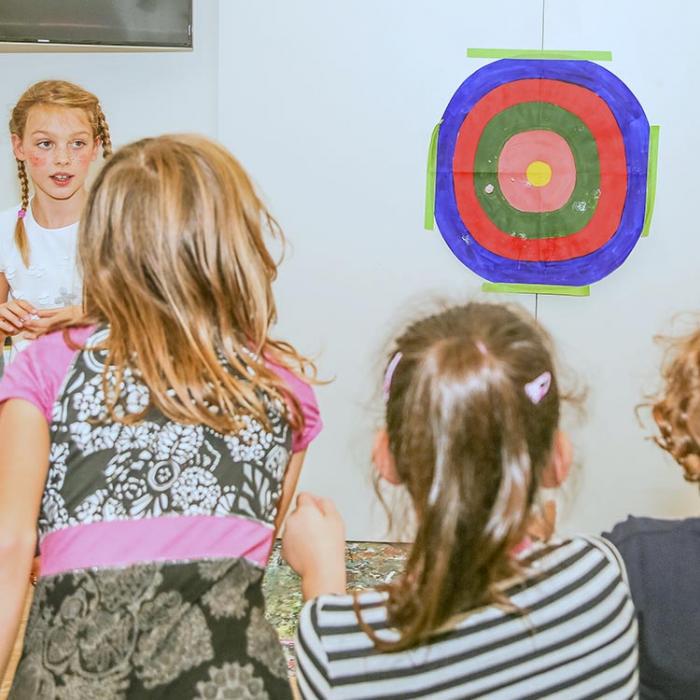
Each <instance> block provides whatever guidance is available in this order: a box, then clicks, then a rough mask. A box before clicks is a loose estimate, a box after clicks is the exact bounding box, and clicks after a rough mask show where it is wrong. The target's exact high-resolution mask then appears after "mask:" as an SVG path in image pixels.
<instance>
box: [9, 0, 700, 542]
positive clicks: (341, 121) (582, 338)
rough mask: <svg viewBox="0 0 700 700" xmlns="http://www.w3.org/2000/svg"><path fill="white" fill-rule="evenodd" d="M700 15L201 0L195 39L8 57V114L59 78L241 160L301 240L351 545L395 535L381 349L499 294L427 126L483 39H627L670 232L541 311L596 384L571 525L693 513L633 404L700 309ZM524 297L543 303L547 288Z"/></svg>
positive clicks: (118, 119) (300, 289)
mask: <svg viewBox="0 0 700 700" xmlns="http://www.w3.org/2000/svg"><path fill="white" fill-rule="evenodd" d="M543 7H544V16H543ZM543 19H544V22H543ZM698 20H700V9H698V7H697V6H696V5H694V4H691V3H687V2H685V1H684V0H667V2H665V3H663V4H662V5H660V4H659V3H658V2H656V1H655V0H636V1H635V0H618V1H617V2H614V3H611V2H609V1H608V2H603V0H544V2H543V0H490V2H486V3H476V2H466V1H465V0H437V1H436V0H333V2H328V0H296V1H295V2H293V3H290V2H286V1H285V0H257V1H256V2H250V1H249V0H220V2H217V1H216V0H195V28H194V30H195V50H194V51H192V52H184V53H59V54H57V53H43V52H42V53H26V54H17V53H12V54H3V53H0V75H2V82H0V112H4V113H5V115H6V117H7V116H8V115H9V109H10V108H11V106H12V105H13V104H14V102H15V100H16V99H17V97H18V96H19V94H20V93H21V92H22V90H23V89H24V88H25V87H26V86H27V85H29V84H30V83H32V82H34V81H36V80H40V79H43V78H47V77H63V78H67V79H69V80H73V81H76V82H78V83H80V84H82V85H85V87H87V88H89V89H91V90H93V91H94V92H96V93H97V94H98V95H99V96H100V98H101V100H102V102H103V104H104V108H105V112H106V114H107V117H108V119H109V122H110V125H111V128H112V134H113V138H114V141H115V143H116V144H121V143H126V142H128V141H130V140H133V139H135V138H139V137H142V136H145V135H150V134H158V133H163V132H167V131H199V132H203V133H206V134H209V135H216V134H217V133H218V134H219V137H220V138H221V140H223V141H224V142H225V143H226V144H227V145H228V146H229V147H230V148H231V149H232V150H233V151H234V153H236V154H237V155H238V156H239V157H240V159H241V161H242V162H243V163H244V165H245V166H246V167H247V168H248V169H249V170H250V171H251V173H252V174H253V176H254V178H255V179H256V181H257V182H258V184H259V186H260V187H261V189H262V190H263V192H264V194H265V195H266V198H267V201H268V203H269V204H270V207H271V209H272V210H273V212H274V213H275V214H276V215H277V217H278V218H279V220H280V222H281V223H282V225H283V227H284V228H285V230H286V232H287V234H288V236H289V238H290V241H291V250H290V252H289V255H288V257H287V260H286V262H285V263H284V265H283V267H282V269H281V275H280V280H279V282H278V284H277V288H276V290H277V295H278V299H279V306H280V316H281V322H280V325H279V329H278V332H279V335H280V336H283V337H287V338H289V339H290V340H292V341H293V342H294V343H295V344H297V345H298V346H299V348H300V349H302V350H303V351H305V352H308V353H320V355H319V367H320V370H321V374H322V376H323V377H326V378H331V377H335V381H334V382H333V383H332V384H330V385H328V386H324V387H320V388H319V389H318V395H319V398H320V402H321V407H322V410H323V414H324V419H325V421H326V426H327V427H326V430H325V431H324V433H323V434H322V435H321V437H320V438H319V439H318V441H317V442H316V443H315V444H314V445H313V446H312V448H311V450H310V452H309V456H308V460H307V465H306V468H305V471H304V474H303V477H302V487H304V488H311V489H314V490H316V491H319V492H321V493H324V494H327V495H331V496H333V497H334V498H335V499H336V500H337V501H338V503H339V506H340V508H341V510H342V512H343V514H344V515H345V517H346V519H347V521H348V527H349V534H350V536H351V537H356V538H361V537H372V536H381V535H382V534H384V528H383V521H382V518H381V517H380V511H379V509H378V508H376V507H375V501H374V496H373V495H372V490H371V486H370V465H369V452H370V446H371V433H372V428H373V426H374V425H376V424H377V422H378V420H379V416H380V414H381V405H380V404H381V401H380V400H379V387H378V385H379V383H380V381H381V376H380V365H381V362H382V357H383V355H382V350H383V348H384V345H385V342H386V341H387V340H388V339H389V338H390V336H391V334H392V333H393V332H394V331H395V330H396V329H397V327H398V326H399V325H400V323H401V321H402V320H404V319H406V318H410V317H412V316H413V315H414V314H415V312H416V311H417V310H420V309H421V308H423V307H424V303H425V301H426V300H428V299H430V298H433V297H434V296H435V295H441V296H445V295H446V296H448V297H450V298H452V299H464V298H465V297H468V296H475V295H478V294H479V292H478V290H479V288H480V286H481V280H480V279H478V278H477V277H476V276H475V275H474V274H473V273H471V272H470V271H469V270H467V269H466V268H465V267H463V266H462V265H461V263H459V262H458V261H457V260H456V258H454V257H453V256H452V254H451V253H450V252H449V250H448V249H447V247H446V246H445V245H444V243H443V242H442V240H441V238H440V236H439V234H438V233H437V231H436V232H434V233H428V232H425V231H424V230H423V229H422V207H423V190H424V171H425V161H426V151H427V145H428V138H429V135H430V131H431V129H432V127H433V125H434V124H435V122H436V121H437V120H438V119H439V118H440V116H441V114H442V112H443V110H444V108H445V106H446V104H447V102H448V100H449V98H450V97H451V95H452V94H453V92H454V91H455V89H456V88H457V86H458V85H459V84H460V83H461V82H462V80H464V79H465V78H466V77H467V76H468V75H469V74H470V73H471V72H473V71H474V70H475V69H476V68H478V67H479V66H481V65H483V64H484V63H486V61H478V60H473V59H467V58H465V50H466V48H467V47H514V48H540V46H542V45H544V48H569V49H609V50H612V51H613V55H614V61H613V62H612V63H611V64H606V65H607V67H609V68H610V69H611V70H613V71H614V72H615V73H616V74H617V75H618V76H619V77H620V78H621V79H622V80H623V81H625V82H626V83H627V84H628V85H629V87H630V88H631V89H632V90H633V92H634V93H635V94H636V95H637V97H638V98H639V100H640V102H641V103H642V105H643V106H644V108H645V109H646V112H647V115H648V117H649V120H650V122H651V123H658V124H661V126H662V131H661V154H660V175H659V183H658V194H657V202H656V213H655V218H654V225H653V228H652V235H651V237H650V238H649V239H647V240H644V241H641V242H640V243H639V244H638V246H637V247H636V248H635V250H634V251H633V253H632V255H631V257H630V259H629V260H628V262H627V263H626V264H625V265H624V266H623V267H622V268H620V269H619V270H618V271H617V272H615V273H614V274H613V275H612V276H610V277H608V278H607V279H605V280H603V281H602V282H601V283H599V284H597V285H595V286H594V287H593V289H592V295H591V297H590V298H586V299H573V298H563V297H543V296H540V297H539V303H538V310H539V317H540V319H541V320H542V321H543V322H544V323H545V324H546V325H547V326H548V327H549V328H550V329H551V330H552V332H553V333H554V335H555V337H556V339H557V341H558V343H559V347H560V351H561V355H562V356H563V358H564V359H565V361H566V364H567V365H569V366H570V367H572V368H573V369H574V370H575V371H576V372H577V373H578V375H579V377H580V378H581V379H582V380H584V381H585V382H586V383H587V384H588V386H589V389H590V392H589V400H588V404H587V405H588V415H587V419H586V420H585V421H584V422H583V424H582V425H580V426H579V427H577V428H576V429H575V432H574V438H575V441H576V444H577V448H578V457H579V461H580V462H581V469H580V471H579V473H578V478H577V482H578V483H577V489H576V493H575V494H574V496H575V501H574V503H573V506H572V507H571V509H570V512H569V514H568V518H567V520H566V522H565V525H566V527H567V528H569V529H587V530H599V529H601V528H604V527H607V526H608V525H610V524H611V523H613V522H614V521H615V520H617V519H619V518H622V517H624V516H625V515H626V514H627V513H628V512H636V513H646V514H653V515H659V516H682V515H686V514H691V513H695V512H697V492H696V490H695V489H692V488H691V487H688V486H687V485H685V484H684V483H683V481H682V479H681V478H680V474H679V470H678V468H677V467H675V466H674V465H673V464H671V463H670V462H669V460H667V459H665V458H664V457H663V455H662V454H661V453H660V452H659V451H658V449H657V448H655V447H654V446H653V445H651V444H650V443H649V442H648V441H646V440H645V436H646V435H647V432H645V431H644V430H643V429H641V428H640V427H639V426H638V425H637V423H636V421H635V418H634V415H633V412H632V411H633V407H634V405H635V404H636V403H637V402H638V401H639V400H640V398H641V396H642V394H643V392H644V391H645V390H649V389H652V388H653V387H654V380H655V377H656V367H657V364H658V352H657V350H656V349H655V348H654V346H653V344H652V341H651V337H652V335H653V334H654V333H656V332H658V331H663V330H667V329H668V327H669V321H670V319H671V317H672V316H673V314H674V313H675V312H677V311H679V310H687V309H694V308H697V306H698V285H697V271H696V267H697V264H696V261H697V259H698V257H699V253H700V237H698V235H697V233H696V224H695V216H694V206H695V196H696V195H695V192H694V191H693V188H694V183H695V178H694V175H695V168H694V165H695V161H696V159H697V156H696V154H697V153H699V152H700V143H699V139H700V136H699V135H698V131H697V128H696V126H695V122H694V120H693V117H692V115H694V114H695V113H696V112H697V101H698V98H697V95H698V94H700V91H699V90H698V88H699V87H700V86H699V84H698V83H699V82H700V78H699V77H698V71H697V66H698V65H700V45H698V43H697V41H696V37H695V35H694V31H695V30H694V28H695V27H697V25H698ZM0 153H6V154H7V157H6V158H3V159H0V208H3V207H6V206H10V205H12V204H13V203H14V202H16V201H17V199H18V190H17V185H16V179H15V172H14V164H13V161H12V158H11V156H10V147H9V138H8V137H7V135H6V134H5V133H4V131H0ZM489 298H492V297H489ZM517 301H519V302H520V303H523V304H524V305H525V306H526V307H528V308H529V309H531V310H533V309H534V299H533V298H532V297H531V296H526V297H520V298H518V299H517Z"/></svg>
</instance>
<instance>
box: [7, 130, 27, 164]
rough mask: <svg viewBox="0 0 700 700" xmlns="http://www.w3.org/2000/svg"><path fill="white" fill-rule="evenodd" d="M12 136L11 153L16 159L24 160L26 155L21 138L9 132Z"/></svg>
mask: <svg viewBox="0 0 700 700" xmlns="http://www.w3.org/2000/svg"><path fill="white" fill-rule="evenodd" d="M10 137H11V138H12V153H14V156H15V158H16V159H17V160H26V159H27V156H25V155H24V147H23V146H22V139H21V138H20V137H19V136H17V134H10Z"/></svg>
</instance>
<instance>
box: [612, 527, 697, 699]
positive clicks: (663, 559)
mask: <svg viewBox="0 0 700 700" xmlns="http://www.w3.org/2000/svg"><path fill="white" fill-rule="evenodd" d="M604 536H605V537H606V538H607V539H609V540H610V541H611V542H612V543H613V544H614V545H615V546H616V547H617V548H618V550H619V551H620V553H621V554H622V558H623V559H624V561H625V565H626V567H627V573H628V575H629V580H630V588H631V590H632V599H633V600H634V604H635V607H636V608H637V616H638V620H639V672H640V698H641V699H642V700H659V699H661V698H663V699H664V700H668V699H673V700H675V699H676V698H677V699H678V700H692V699H693V698H700V518H688V519H686V520H655V519H654V518H633V517H631V516H630V517H629V518H627V520H626V521H625V522H623V523H618V524H617V525H616V526H615V527H614V528H613V531H612V532H606V533H604Z"/></svg>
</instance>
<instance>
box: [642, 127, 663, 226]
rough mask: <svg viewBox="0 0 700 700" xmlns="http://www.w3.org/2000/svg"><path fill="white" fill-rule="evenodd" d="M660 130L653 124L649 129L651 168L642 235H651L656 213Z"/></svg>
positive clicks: (648, 175) (648, 176) (648, 173)
mask: <svg viewBox="0 0 700 700" xmlns="http://www.w3.org/2000/svg"><path fill="white" fill-rule="evenodd" d="M659 131H661V127H660V126H652V127H651V129H650V131H649V169H648V170H647V204H646V212H645V214H644V228H643V229H642V236H644V237H646V236H648V235H649V228H650V227H651V217H652V216H653V215H654V200H655V199H656V173H657V172H658V161H659Z"/></svg>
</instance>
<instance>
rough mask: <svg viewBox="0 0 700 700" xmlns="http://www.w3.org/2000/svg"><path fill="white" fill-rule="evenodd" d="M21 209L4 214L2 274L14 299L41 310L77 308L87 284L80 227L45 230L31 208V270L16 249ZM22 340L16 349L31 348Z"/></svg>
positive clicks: (27, 221) (17, 340) (0, 216)
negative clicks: (79, 258)
mask: <svg viewBox="0 0 700 700" xmlns="http://www.w3.org/2000/svg"><path fill="white" fill-rule="evenodd" d="M18 210H19V205H16V206H14V207H12V208H11V209H7V210H5V211H3V212H2V213H0V272H2V273H3V274H4V275H5V278H6V279H7V281H8V283H9V285H10V297H9V298H10V299H25V300H26V301H28V302H30V303H32V304H33V305H34V306H35V307H37V308H40V309H52V308H56V307H58V306H77V305H80V303H81V302H82V288H83V282H82V279H81V278H80V275H79V273H78V270H77V267H76V244H77V237H78V223H77V222H76V223H74V224H71V225H70V226H64V227H62V228H43V227H42V226H39V224H37V222H36V221H35V220H34V216H33V215H32V208H31V205H30V207H29V209H28V210H27V214H26V216H25V217H24V226H25V229H26V231H27V237H28V238H29V259H30V265H29V267H28V268H27V267H25V266H24V263H23V262H22V256H21V255H20V253H19V250H17V246H16V245H15V240H14V237H15V224H16V222H17V211H18ZM27 342H28V341H26V340H22V339H21V338H20V337H19V336H17V337H15V338H14V339H13V347H14V348H15V349H17V350H21V349H22V348H23V347H26V345H27Z"/></svg>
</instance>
